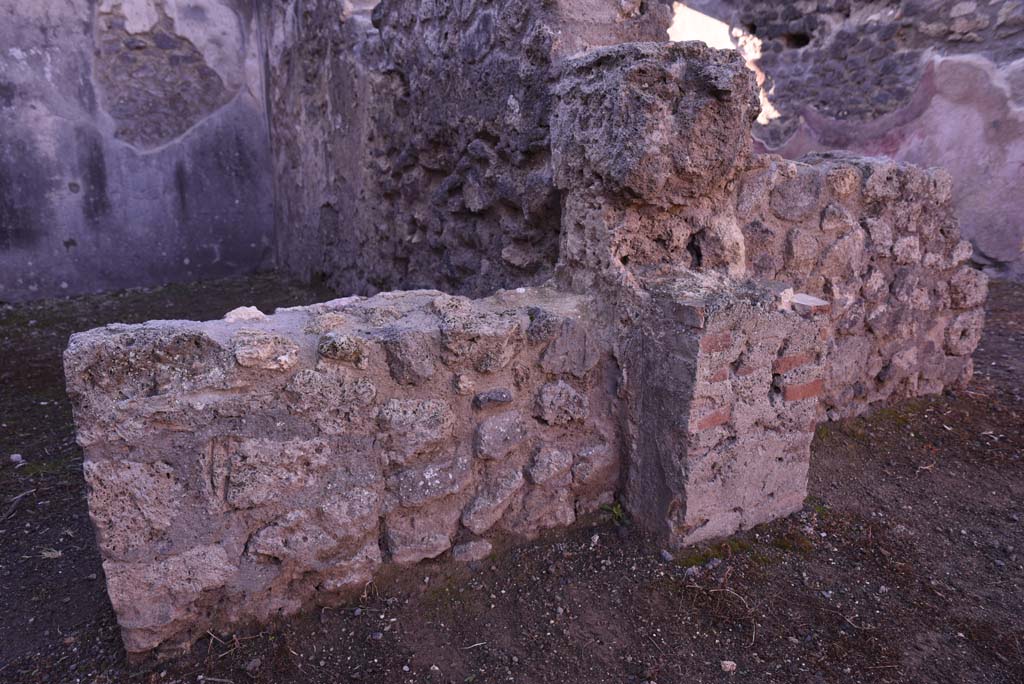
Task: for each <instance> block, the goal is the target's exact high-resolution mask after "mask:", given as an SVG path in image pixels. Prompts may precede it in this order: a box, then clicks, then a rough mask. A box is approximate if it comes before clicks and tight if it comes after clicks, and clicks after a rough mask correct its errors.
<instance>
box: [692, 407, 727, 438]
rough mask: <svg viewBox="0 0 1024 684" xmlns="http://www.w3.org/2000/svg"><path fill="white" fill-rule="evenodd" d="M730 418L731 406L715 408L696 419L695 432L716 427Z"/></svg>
mask: <svg viewBox="0 0 1024 684" xmlns="http://www.w3.org/2000/svg"><path fill="white" fill-rule="evenodd" d="M731 419H732V407H731V406H725V407H723V408H720V409H717V410H715V411H712V412H711V413H709V414H708V415H706V416H704V417H703V418H701V419H700V420H699V421H697V432H700V431H701V430H710V429H711V428H713V427H718V426H719V425H725V424H726V423H728V422H729V421H730V420H731Z"/></svg>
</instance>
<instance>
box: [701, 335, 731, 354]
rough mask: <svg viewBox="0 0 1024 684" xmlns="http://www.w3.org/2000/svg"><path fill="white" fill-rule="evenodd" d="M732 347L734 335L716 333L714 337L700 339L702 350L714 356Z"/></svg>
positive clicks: (707, 336)
mask: <svg viewBox="0 0 1024 684" xmlns="http://www.w3.org/2000/svg"><path fill="white" fill-rule="evenodd" d="M731 346H732V333H730V332H723V333H714V334H713V335H705V336H704V337H702V338H701V339H700V350H701V351H705V352H708V353H710V354H714V353H715V352H724V351H725V350H727V349H728V348H729V347H731Z"/></svg>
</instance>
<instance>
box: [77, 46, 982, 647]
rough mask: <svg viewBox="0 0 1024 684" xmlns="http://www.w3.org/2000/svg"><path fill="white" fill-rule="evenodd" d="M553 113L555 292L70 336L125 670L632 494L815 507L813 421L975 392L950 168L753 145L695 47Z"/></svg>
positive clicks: (583, 70)
mask: <svg viewBox="0 0 1024 684" xmlns="http://www.w3.org/2000/svg"><path fill="white" fill-rule="evenodd" d="M553 92H554V94H555V96H556V103H555V105H554V108H553V113H552V118H551V141H552V142H551V145H552V149H551V163H552V169H553V183H554V187H555V189H556V190H557V191H558V193H559V195H560V197H561V234H560V258H559V262H558V264H557V266H556V268H555V269H554V274H553V276H552V278H551V279H550V280H549V281H548V283H547V284H546V285H544V286H540V287H535V288H518V289H514V290H502V291H499V292H497V293H496V294H494V295H492V296H490V297H486V298H483V299H477V300H470V299H466V298H463V297H454V296H450V295H447V294H444V293H441V292H438V291H430V290H420V291H410V292H393V293H384V294H379V295H376V296H374V297H372V298H370V299H363V298H359V297H352V298H347V299H339V300H335V301H332V302H327V303H325V304H320V305H316V306H312V307H304V308H296V309H286V310H282V311H279V312H277V313H275V314H274V315H272V316H265V315H264V314H262V313H260V312H258V311H255V310H252V309H240V310H236V311H233V312H231V313H229V314H228V316H227V317H226V318H225V319H224V320H222V321H214V322H208V323H193V322H188V321H155V322H151V323H147V324H143V325H137V326H124V325H114V326H108V327H106V328H103V329H99V330H94V331H90V332H85V333H79V334H77V335H75V336H73V337H72V339H71V343H70V346H69V348H68V350H67V352H66V354H65V369H66V374H67V378H68V391H69V394H70V396H71V398H72V400H73V403H74V406H75V419H76V423H77V426H78V437H79V442H80V443H81V444H82V446H83V447H84V450H85V473H86V479H87V482H88V484H89V510H90V514H91V516H92V519H93V522H94V524H95V526H96V529H97V534H98V538H99V543H100V550H101V553H102V555H103V558H104V568H105V572H106V575H107V584H108V590H109V593H110V596H111V600H112V602H113V605H114V609H115V611H116V612H117V615H118V620H119V622H120V625H121V627H122V630H123V635H124V640H125V645H126V648H127V649H128V651H129V652H130V653H143V652H146V651H150V650H152V649H161V650H173V649H175V648H177V647H185V646H187V645H188V644H190V643H191V642H192V641H193V640H195V639H196V638H198V637H199V636H200V635H202V634H204V633H205V632H206V630H208V629H220V630H227V629H232V628H234V627H237V626H241V625H246V624H252V623H263V622H266V621H268V620H271V619H273V618H275V617H278V616H282V615H288V614H291V613H294V612H296V611H299V610H301V609H302V608H303V607H305V606H308V605H311V604H320V605H332V604H335V603H337V602H339V601H344V600H345V599H346V598H347V597H349V596H351V595H352V594H353V593H356V592H358V591H359V590H361V588H362V587H364V586H365V585H366V583H367V582H369V581H370V579H371V578H372V577H373V576H374V573H375V571H377V569H378V568H379V567H380V566H381V565H382V564H385V563H390V564H398V565H406V564H411V563H415V562H418V561H421V560H423V559H427V558H436V557H439V556H442V555H443V554H445V553H448V552H449V550H450V552H451V556H452V558H455V559H460V560H473V559H479V558H482V557H484V556H486V555H487V554H488V553H489V550H490V544H491V540H493V539H494V538H495V537H496V536H498V535H511V536H514V537H527V538H528V537H531V536H534V535H535V534H536V533H537V532H539V531H540V530H543V529H546V528H555V527H562V526H565V525H570V524H572V523H573V522H574V521H575V520H576V518H577V516H579V515H581V514H585V513H588V512H591V511H594V510H595V509H597V508H598V507H600V506H601V505H602V504H607V503H611V502H613V501H614V500H615V499H616V498H618V499H619V500H620V501H621V502H622V503H623V504H624V505H625V507H626V509H627V510H628V511H629V513H630V515H631V516H632V518H633V520H634V521H635V522H636V523H637V525H638V526H639V527H641V528H642V529H644V530H646V531H647V532H649V533H650V534H652V535H654V536H655V537H656V538H657V539H658V540H659V541H660V542H662V543H664V544H665V545H666V546H668V547H672V548H674V547H679V546H682V545H685V544H691V543H694V542H698V541H702V540H707V539H711V538H715V537H720V536H723V535H727V534H731V533H733V532H735V531H736V530H739V529H745V528H749V527H751V526H753V525H756V524H759V523H761V522H765V521H767V520H771V519H773V518H775V517H778V516H781V515H786V514H788V513H791V512H793V511H795V510H797V509H799V507H800V506H801V505H802V502H803V499H804V497H805V495H806V491H807V468H808V462H809V456H810V444H811V440H812V437H813V431H814V426H815V425H816V423H817V422H818V421H819V420H821V419H822V417H823V416H826V415H831V416H833V417H838V416H840V415H852V414H856V413H859V412H862V411H864V410H865V409H866V408H868V407H869V406H871V405H872V404H875V403H877V402H880V401H883V400H886V399H889V398H893V397H899V396H914V395H917V394H921V393H928V392H937V391H940V390H942V389H943V388H944V387H947V386H952V385H957V384H960V383H964V382H966V381H967V380H968V379H969V377H970V373H971V365H970V353H971V352H972V351H973V349H974V347H975V345H976V344H977V341H978V338H979V335H980V330H981V325H982V314H981V305H982V303H983V301H984V297H985V282H986V281H985V277H984V276H983V275H981V274H979V273H977V272H975V271H972V270H971V269H969V268H967V267H965V266H964V264H963V262H964V260H965V259H966V258H967V256H968V252H969V249H968V248H967V247H966V245H965V244H964V243H963V242H961V241H960V240H959V235H958V231H957V224H956V221H955V219H953V218H952V212H951V208H950V204H949V192H948V182H947V181H946V180H945V179H944V176H943V175H942V174H941V173H938V172H925V171H920V170H917V169H914V168H912V167H908V166H903V165H894V164H892V163H891V162H888V161H885V160H872V159H857V158H853V157H820V158H813V159H809V160H807V161H806V162H804V163H790V162H785V161H783V160H781V159H779V158H777V157H762V156H758V155H755V154H753V152H752V151H751V144H750V137H749V130H750V125H751V123H752V121H753V118H754V117H755V116H756V114H757V99H756V94H755V90H754V83H753V79H752V77H751V75H750V74H749V72H748V71H747V70H746V69H745V67H744V65H743V63H742V61H741V59H740V58H739V57H738V56H737V55H735V54H730V53H726V52H718V51H714V50H711V49H709V48H707V47H706V46H703V45H701V44H695V43H688V44H675V45H674V44H658V43H639V44H627V45H622V46H617V47H613V48H604V49H600V50H594V51H593V52H591V53H589V54H587V55H585V56H583V57H580V58H577V59H574V60H570V61H568V62H567V63H566V64H565V65H563V67H562V68H561V71H560V75H559V79H558V84H557V87H556V88H555V90H554V91H553Z"/></svg>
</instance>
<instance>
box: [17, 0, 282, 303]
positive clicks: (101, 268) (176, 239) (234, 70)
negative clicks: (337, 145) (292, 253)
mask: <svg viewBox="0 0 1024 684" xmlns="http://www.w3.org/2000/svg"><path fill="white" fill-rule="evenodd" d="M251 2H252V0H189V1H187V2H186V1H184V0H99V2H97V1H96V0H33V1H32V2H19V1H17V0H0V301H8V302H16V301H22V300H27V299H32V298H37V297H47V296H55V295H62V294H75V293H82V292H91V291H100V290H108V289H117V288H123V287H130V286H139V285H153V284H160V283H165V282H169V281H176V280H192V279H199V278H207V277H217V276H223V275H228V274H233V273H239V272H246V271H251V270H253V269H256V268H259V267H261V266H265V265H269V264H270V263H271V259H272V244H273V180H272V173H271V166H270V150H269V137H268V126H267V117H266V113H265V107H264V104H263V102H264V96H263V93H264V90H263V76H262V70H261V68H260V64H261V61H260V50H259V43H260V40H259V38H260V36H259V33H258V31H257V28H256V27H257V22H256V21H255V18H254V16H253V14H254V13H253V10H252V6H251Z"/></svg>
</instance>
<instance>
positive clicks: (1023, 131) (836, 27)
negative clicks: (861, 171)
mask: <svg viewBox="0 0 1024 684" xmlns="http://www.w3.org/2000/svg"><path fill="white" fill-rule="evenodd" d="M686 4H687V6H688V7H689V8H691V9H693V10H697V11H699V12H702V13H704V14H706V15H710V16H713V17H716V18H718V19H721V20H723V21H725V22H726V23H727V24H729V26H730V27H731V29H732V32H733V36H732V37H733V40H734V41H736V42H739V43H740V44H741V45H742V46H743V47H745V48H747V53H748V56H749V57H751V66H753V67H754V68H755V69H756V70H758V71H760V72H761V73H762V74H763V77H764V93H765V98H766V100H767V104H768V105H769V107H768V108H767V110H768V111H766V115H763V116H762V119H761V125H760V126H758V127H757V128H755V136H756V137H757V138H758V139H759V140H760V141H761V142H762V146H763V148H765V149H768V150H772V151H775V152H779V153H781V154H783V155H785V156H787V157H791V158H797V157H800V156H802V155H804V154H805V153H807V152H809V151H815V150H824V149H837V148H843V149H850V150H854V151H857V152H861V153H866V154H873V155H887V156H892V157H895V158H896V159H900V160H905V161H910V162H913V163H915V164H920V165H922V166H942V167H945V168H946V169H947V170H949V172H950V173H951V174H952V176H953V181H954V183H953V192H954V202H955V204H956V207H957V212H958V214H959V218H960V222H961V226H962V230H963V233H964V235H965V236H966V237H968V238H969V239H970V240H971V242H972V243H973V244H974V246H975V255H974V259H975V260H976V261H977V262H978V263H980V264H982V265H984V266H985V268H986V270H988V271H989V272H991V273H993V274H995V275H1002V276H1009V277H1015V278H1024V218H1022V217H1024V192H1021V187H1022V186H1024V2H1022V1H1021V0H875V1H874V2H864V1H859V0H817V1H815V0H786V1H783V2H778V1H774V0H773V1H767V0H692V1H691V2H687V3H686Z"/></svg>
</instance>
